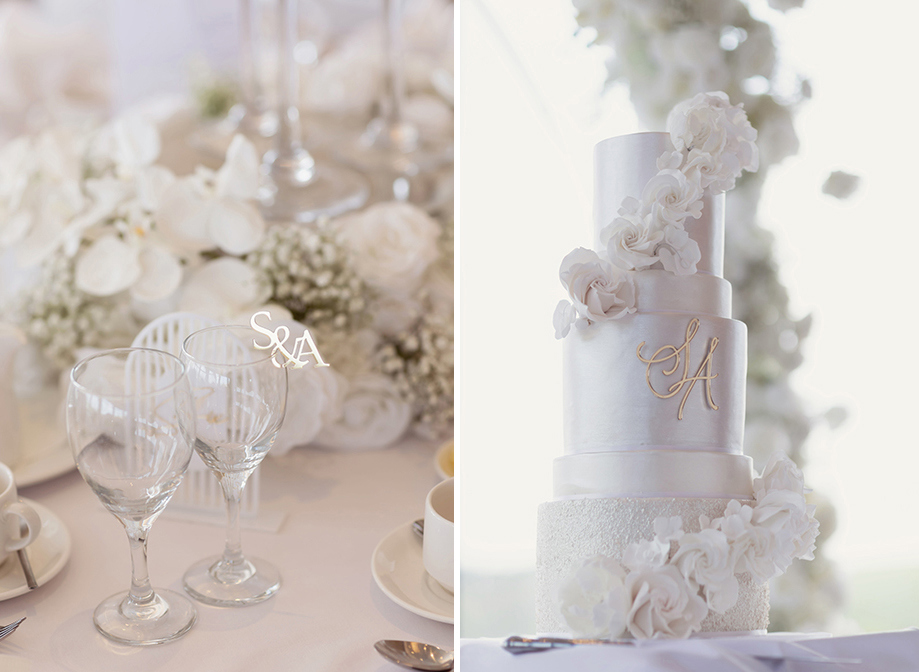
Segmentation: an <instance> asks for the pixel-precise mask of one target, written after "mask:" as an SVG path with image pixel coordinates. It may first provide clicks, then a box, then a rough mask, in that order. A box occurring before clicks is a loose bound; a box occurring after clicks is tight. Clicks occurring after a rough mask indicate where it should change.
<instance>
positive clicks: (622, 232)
mask: <svg viewBox="0 0 919 672" xmlns="http://www.w3.org/2000/svg"><path fill="white" fill-rule="evenodd" d="M755 140H756V130H755V129H754V128H753V127H752V126H751V125H750V122H749V121H748V120H747V115H746V113H745V112H744V111H743V106H742V105H731V102H730V101H729V100H728V97H727V96H726V95H725V94H724V93H721V92H720V91H717V92H715V93H700V94H699V95H697V96H695V97H693V98H690V99H689V100H685V101H683V102H682V103H679V104H678V105H677V106H676V107H674V108H673V111H672V112H671V113H670V115H669V117H668V118H667V133H637V134H634V135H625V136H621V137H616V138H609V139H608V140H604V141H603V142H601V143H599V144H598V145H597V147H596V149H595V154H594V156H595V184H596V186H595V191H594V193H595V198H594V222H595V226H594V229H595V235H594V239H595V242H594V248H593V249H585V248H577V249H575V250H574V251H572V252H570V253H569V254H568V255H567V256H566V257H565V258H564V259H563V260H562V265H561V267H560V268H559V280H561V282H562V285H563V286H564V287H565V290H566V291H567V292H568V300H567V301H566V300H562V301H560V302H559V304H558V305H557V306H556V308H555V314H554V316H553V319H552V321H553V324H554V325H555V334H556V337H557V338H564V337H565V336H566V335H567V334H568V333H569V331H570V329H571V327H572V326H576V327H577V328H578V329H586V328H588V327H590V326H591V325H592V324H593V323H595V322H605V321H609V320H618V319H620V318H622V317H624V316H626V315H630V314H632V313H634V312H635V311H636V310H637V306H636V287H635V279H634V278H635V277H636V276H635V274H636V273H641V272H643V271H647V270H649V269H650V270H660V271H662V272H666V273H669V274H673V275H674V276H677V277H681V276H689V275H695V274H696V273H699V274H700V275H710V276H716V277H720V276H721V275H722V272H723V268H724V195H723V194H724V192H725V191H727V190H728V189H732V188H733V187H734V183H735V181H736V180H737V178H738V177H740V174H741V173H742V172H743V171H744V170H756V168H757V165H758V156H757V149H756V144H755Z"/></svg>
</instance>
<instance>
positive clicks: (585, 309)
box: [556, 247, 636, 331]
mask: <svg viewBox="0 0 919 672" xmlns="http://www.w3.org/2000/svg"><path fill="white" fill-rule="evenodd" d="M558 275H559V279H560V280H561V282H562V286H563V287H565V289H566V290H567V291H568V296H569V297H570V299H571V302H572V303H573V304H574V307H575V309H576V310H577V314H578V316H579V319H578V322H577V325H578V326H579V327H582V328H583V327H585V326H587V325H588V324H590V323H592V322H603V321H607V320H616V319H619V318H620V317H622V316H624V315H627V314H629V313H634V312H635V310H636V308H635V283H634V282H633V281H632V278H631V277H629V276H628V275H627V274H625V273H621V272H619V271H618V270H617V269H616V268H614V267H613V265H612V264H610V263H609V262H608V261H603V260H602V259H600V257H599V256H598V255H597V253H596V252H594V251H593V250H588V249H585V248H583V247H579V248H577V249H575V250H573V251H572V252H570V253H569V254H568V255H567V256H566V257H565V258H564V259H563V260H562V264H561V267H560V268H559V274H558ZM558 312H559V308H556V315H557V316H558ZM558 317H559V318H562V317H570V313H568V314H567V315H563V316H558ZM559 324H560V323H559ZM559 324H557V325H556V328H557V330H558V326H559ZM569 324H570V322H569ZM562 331H564V326H562Z"/></svg>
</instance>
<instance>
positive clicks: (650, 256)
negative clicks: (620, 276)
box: [600, 214, 664, 271]
mask: <svg viewBox="0 0 919 672" xmlns="http://www.w3.org/2000/svg"><path fill="white" fill-rule="evenodd" d="M663 238H664V234H663V233H662V232H661V231H658V230H652V229H651V226H650V224H649V223H648V220H647V218H645V217H642V216H641V215H639V214H626V215H621V216H619V217H617V218H616V219H614V220H613V221H612V223H611V224H608V225H607V226H606V227H604V228H603V230H602V231H601V232H600V242H601V243H602V244H603V245H605V246H606V253H607V255H608V256H609V258H610V261H612V262H613V263H614V264H615V265H616V266H618V267H619V268H621V269H623V270H627V271H630V270H636V271H640V270H642V269H645V268H649V267H651V266H653V265H654V264H655V263H657V262H658V261H659V259H658V256H657V247H658V245H659V244H660V242H661V241H662V240H663Z"/></svg>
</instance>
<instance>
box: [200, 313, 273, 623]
mask: <svg viewBox="0 0 919 672" xmlns="http://www.w3.org/2000/svg"><path fill="white" fill-rule="evenodd" d="M258 336H259V334H258V333H257V332H256V331H255V330H253V329H252V328H250V327H245V326H226V325H223V326H218V327H209V328H207V329H202V330H200V331H196V332H195V333H193V334H192V335H190V336H189V337H188V338H187V339H185V342H184V343H183V345H182V361H183V362H184V363H185V366H186V368H187V370H188V378H189V382H190V384H191V388H192V394H193V396H194V397H195V400H196V409H197V410H196V415H197V422H196V430H197V431H196V434H197V438H196V440H195V450H196V451H197V452H198V455H200V456H201V459H202V460H204V463H205V464H206V465H207V466H208V467H209V468H210V469H211V471H213V472H214V475H215V476H216V477H217V480H218V481H219V482H220V485H221V488H222V489H223V494H224V497H225V498H226V503H227V536H226V546H225V548H224V552H223V555H219V556H214V557H209V558H205V559H204V560H201V561H199V562H197V563H195V564H194V565H192V567H191V568H189V570H188V571H187V572H186V573H185V577H184V584H185V590H186V591H187V592H188V594H189V595H191V596H192V597H194V598H195V599H196V600H199V601H201V602H204V603H205V604H213V605H218V606H245V605H247V604H254V603H256V602H261V601H262V600H266V599H268V598H269V597H271V596H272V595H274V594H275V593H276V592H277V591H278V588H280V586H281V576H280V574H279V572H278V570H277V569H276V568H275V567H274V566H273V565H271V564H270V563H268V562H266V561H264V560H261V559H258V558H251V557H249V558H247V557H245V556H244V555H243V553H242V545H241V542H240V530H239V501H240V497H241V495H242V491H243V488H244V487H245V485H246V481H247V480H248V478H249V476H250V475H251V474H252V472H253V471H255V469H256V467H258V465H259V464H260V463H261V461H262V459H263V458H264V457H265V455H266V454H267V453H268V450H269V449H270V448H271V446H272V445H273V444H274V441H275V439H276V438H277V436H278V431H279V430H280V429H281V423H282V422H283V420H284V411H285V407H286V405H287V369H284V368H280V367H278V366H277V365H275V362H274V359H273V357H272V354H271V353H270V352H268V351H264V350H259V349H257V348H255V346H254V343H255V339H256V338H258Z"/></svg>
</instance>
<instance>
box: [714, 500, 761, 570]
mask: <svg viewBox="0 0 919 672" xmlns="http://www.w3.org/2000/svg"><path fill="white" fill-rule="evenodd" d="M711 527H712V528H716V529H719V530H721V531H722V532H723V533H724V535H725V536H726V537H727V539H728V541H729V542H730V543H731V552H732V554H733V558H734V563H735V564H734V571H735V572H736V573H738V574H743V573H744V572H749V573H750V575H751V576H752V577H753V578H754V579H755V580H756V581H758V582H759V583H765V582H766V581H769V580H770V579H772V578H773V577H774V576H775V574H776V569H775V567H776V565H775V562H774V559H773V555H774V553H775V551H774V549H775V545H776V541H775V535H774V534H772V532H771V531H770V530H768V529H766V528H764V527H757V526H756V525H755V524H754V523H753V509H752V508H751V507H750V506H747V505H746V504H741V503H740V502H739V501H737V500H736V499H732V500H731V501H730V502H728V506H727V508H726V509H725V511H724V515H723V516H722V517H721V518H716V519H715V520H713V521H712V522H711Z"/></svg>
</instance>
